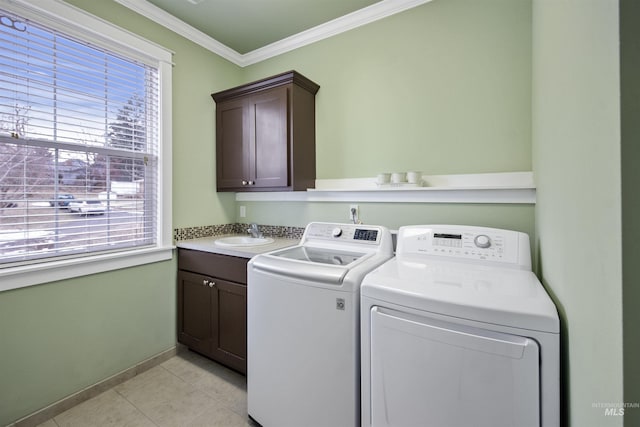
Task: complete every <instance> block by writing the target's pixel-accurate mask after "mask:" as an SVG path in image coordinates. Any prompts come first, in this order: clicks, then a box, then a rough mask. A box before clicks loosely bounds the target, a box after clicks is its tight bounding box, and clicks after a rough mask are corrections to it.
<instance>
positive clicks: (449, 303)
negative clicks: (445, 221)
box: [361, 225, 560, 427]
mask: <svg viewBox="0 0 640 427" xmlns="http://www.w3.org/2000/svg"><path fill="white" fill-rule="evenodd" d="M361 296H362V298H361V303H362V309H361V316H362V317H361V325H362V337H361V341H362V425H363V426H375V427H381V426H393V427H404V426H406V427H415V426H437V427H483V426H484V427H531V426H536V427H540V426H543V427H552V426H558V425H559V419H560V411H559V320H558V315H557V311H556V308H555V306H554V304H553V302H552V301H551V299H550V298H549V296H548V295H547V293H546V292H545V290H544V288H543V286H542V285H541V283H540V282H539V281H538V279H537V278H536V276H535V275H534V274H533V273H532V272H531V255H530V249H529V237H528V236H527V235H526V234H524V233H519V232H515V231H507V230H498V229H492V228H481V227H469V226H454V225H425V226H407V227H401V228H400V230H399V234H398V248H397V251H396V257H395V258H393V259H392V260H390V261H388V262H387V263H385V264H384V265H382V266H381V267H379V268H377V269H376V270H374V271H373V272H371V273H370V274H369V275H367V277H366V278H365V279H364V281H363V283H362V286H361Z"/></svg>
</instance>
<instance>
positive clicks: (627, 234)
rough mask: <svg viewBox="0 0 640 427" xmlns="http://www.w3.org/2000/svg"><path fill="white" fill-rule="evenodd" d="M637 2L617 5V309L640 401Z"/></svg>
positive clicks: (631, 415) (630, 396) (634, 394)
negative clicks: (619, 283)
mask: <svg viewBox="0 0 640 427" xmlns="http://www.w3.org/2000/svg"><path fill="white" fill-rule="evenodd" d="M638 22H640V2H638V1H637V0H621V1H620V68H621V69H620V74H621V75H620V79H621V82H620V88H621V100H622V102H621V107H622V108H621V119H622V120H621V124H622V127H621V135H622V146H621V158H622V254H623V255H622V279H623V288H622V295H623V300H622V304H623V305H622V310H623V321H624V323H623V325H624V328H623V332H624V346H623V348H624V400H625V402H630V403H633V402H636V403H637V402H640V363H638V361H639V360H640V333H638V325H640V310H638V302H639V301H640V287H639V286H638V284H639V283H640V263H638V254H640V192H639V191H638V183H640V168H639V167H638V159H640V145H639V144H638V135H640V122H639V121H638V117H640V26H638ZM624 425H625V427H635V426H638V425H640V409H637V408H634V409H632V408H629V409H626V410H625V417H624Z"/></svg>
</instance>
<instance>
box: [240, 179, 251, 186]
mask: <svg viewBox="0 0 640 427" xmlns="http://www.w3.org/2000/svg"><path fill="white" fill-rule="evenodd" d="M247 184H251V181H249V182H247V181H245V180H244V179H243V180H242V185H247Z"/></svg>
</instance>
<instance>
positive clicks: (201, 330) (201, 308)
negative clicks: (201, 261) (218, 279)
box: [178, 270, 212, 355]
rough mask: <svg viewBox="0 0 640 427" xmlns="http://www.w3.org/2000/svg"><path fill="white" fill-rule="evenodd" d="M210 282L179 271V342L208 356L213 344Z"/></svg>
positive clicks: (199, 276) (199, 275)
mask: <svg viewBox="0 0 640 427" xmlns="http://www.w3.org/2000/svg"><path fill="white" fill-rule="evenodd" d="M210 280H211V278H209V277H207V276H203V275H201V274H194V273H189V272H186V271H182V270H178V341H179V342H181V343H183V344H185V345H186V346H188V347H190V348H192V349H193V350H195V351H197V352H200V353H203V354H206V355H209V353H210V349H211V342H212V341H211V337H212V329H211V308H212V304H211V303H212V299H211V288H210V287H209V286H208V281H210Z"/></svg>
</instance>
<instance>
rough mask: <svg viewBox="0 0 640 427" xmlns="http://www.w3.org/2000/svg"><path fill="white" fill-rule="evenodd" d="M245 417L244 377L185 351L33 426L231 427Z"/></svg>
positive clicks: (242, 423)
mask: <svg viewBox="0 0 640 427" xmlns="http://www.w3.org/2000/svg"><path fill="white" fill-rule="evenodd" d="M256 425H257V424H255V423H253V422H252V421H250V420H249V418H248V417H247V383H246V378H245V377H244V376H242V375H240V374H238V373H237V372H234V371H232V370H230V369H227V368H225V367H223V366H221V365H219V364H217V363H215V362H213V361H211V360H209V359H207V358H204V357H202V356H200V355H198V354H195V353H192V352H190V351H188V350H184V351H179V352H178V355H176V356H174V357H172V358H171V359H169V360H167V361H166V362H164V363H162V364H160V365H158V366H155V367H154V368H151V369H149V370H148V371H146V372H143V373H142V374H140V375H138V376H136V377H134V378H131V379H130V380H128V381H126V382H124V383H122V384H120V385H118V386H116V387H114V388H112V389H111V390H108V391H106V392H104V393H102V394H100V395H98V396H96V397H94V398H93V399H89V400H87V401H85V402H83V403H81V404H79V405H77V406H75V407H73V408H71V409H69V410H68V411H66V412H63V413H62V414H60V415H58V416H56V417H54V418H52V419H50V420H47V421H46V422H45V423H43V424H40V426H39V427H103V426H110V427H116V426H123V427H124V426H126V427H147V426H149V427H154V426H161V427H218V426H224V427H236V426H242V427H246V426H256Z"/></svg>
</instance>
